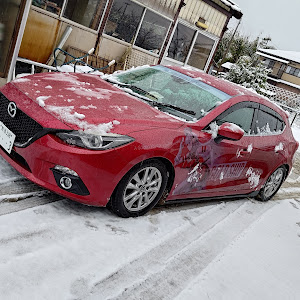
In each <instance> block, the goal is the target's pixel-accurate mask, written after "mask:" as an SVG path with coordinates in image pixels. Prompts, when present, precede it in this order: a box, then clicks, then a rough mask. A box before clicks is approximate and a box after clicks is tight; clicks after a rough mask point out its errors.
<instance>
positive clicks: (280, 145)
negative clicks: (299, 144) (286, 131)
mask: <svg viewBox="0 0 300 300" xmlns="http://www.w3.org/2000/svg"><path fill="white" fill-rule="evenodd" d="M282 150H283V144H282V143H279V144H278V145H277V146H275V152H278V151H282Z"/></svg>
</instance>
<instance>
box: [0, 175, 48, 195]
mask: <svg viewBox="0 0 300 300" xmlns="http://www.w3.org/2000/svg"><path fill="white" fill-rule="evenodd" d="M36 191H45V189H43V188H41V187H40V186H38V185H36V184H34V183H33V182H31V181H29V180H27V179H25V178H20V179H19V180H17V181H16V178H11V180H9V179H8V180H5V181H2V182H1V181H0V197H1V196H5V195H15V194H26V193H32V192H36Z"/></svg>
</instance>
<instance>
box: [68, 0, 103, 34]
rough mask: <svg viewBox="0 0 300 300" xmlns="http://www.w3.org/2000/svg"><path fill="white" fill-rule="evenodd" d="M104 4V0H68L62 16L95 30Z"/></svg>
mask: <svg viewBox="0 0 300 300" xmlns="http://www.w3.org/2000/svg"><path fill="white" fill-rule="evenodd" d="M105 5H106V0H68V2H67V5H66V9H65V11H64V14H63V16H64V17H65V18H68V19H69V20H72V21H74V22H76V23H79V24H81V25H83V26H86V27H89V28H91V29H94V30H97V29H98V26H99V22H100V20H101V17H102V14H103V11H104V9H105Z"/></svg>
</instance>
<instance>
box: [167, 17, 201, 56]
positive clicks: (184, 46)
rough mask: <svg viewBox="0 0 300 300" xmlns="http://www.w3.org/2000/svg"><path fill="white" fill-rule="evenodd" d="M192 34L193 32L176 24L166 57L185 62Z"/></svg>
mask: <svg viewBox="0 0 300 300" xmlns="http://www.w3.org/2000/svg"><path fill="white" fill-rule="evenodd" d="M194 34H195V30H193V29H191V28H189V27H187V26H184V25H182V24H180V23H178V24H177V27H176V29H175V32H174V35H173V38H172V41H171V44H170V47H169V50H168V57H170V58H173V59H176V60H178V61H180V62H185V60H186V58H187V55H188V53H189V50H190V47H191V44H192V41H193V37H194Z"/></svg>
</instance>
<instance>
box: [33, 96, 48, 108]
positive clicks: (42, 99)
mask: <svg viewBox="0 0 300 300" xmlns="http://www.w3.org/2000/svg"><path fill="white" fill-rule="evenodd" d="M48 98H50V96H39V97H37V98H36V101H37V102H38V104H39V106H41V107H45V105H46V104H45V100H47V99H48Z"/></svg>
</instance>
